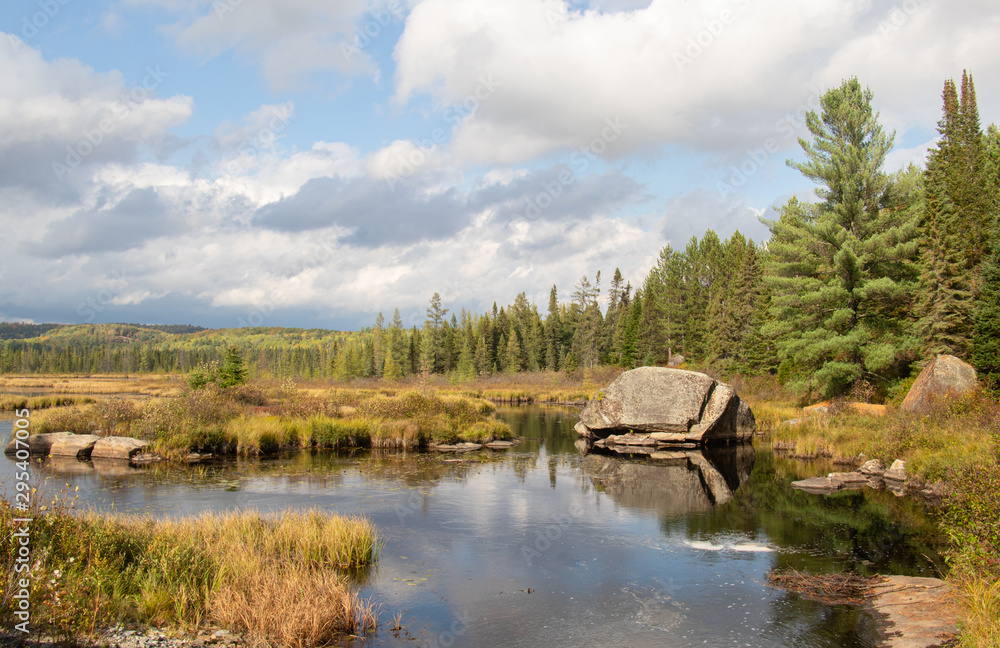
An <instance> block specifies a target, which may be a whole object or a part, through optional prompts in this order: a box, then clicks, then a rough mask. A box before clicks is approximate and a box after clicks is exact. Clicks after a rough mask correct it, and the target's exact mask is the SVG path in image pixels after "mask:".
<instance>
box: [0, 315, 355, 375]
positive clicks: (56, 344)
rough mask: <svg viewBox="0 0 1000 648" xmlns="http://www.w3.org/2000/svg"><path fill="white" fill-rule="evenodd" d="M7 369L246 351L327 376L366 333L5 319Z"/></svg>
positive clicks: (268, 364) (136, 367)
mask: <svg viewBox="0 0 1000 648" xmlns="http://www.w3.org/2000/svg"><path fill="white" fill-rule="evenodd" d="M0 334H2V337H0V373H159V372H187V371H190V370H191V369H193V368H195V367H197V366H198V365H199V364H201V363H205V362H213V361H214V362H217V361H221V360H222V359H223V358H224V357H225V351H226V349H227V348H228V347H233V346H235V347H238V348H240V349H242V350H243V352H244V356H245V358H246V361H247V363H248V365H249V366H250V368H251V369H252V370H254V371H255V372H257V373H258V374H259V375H273V376H301V377H307V378H312V377H327V376H329V375H331V372H332V371H333V360H334V358H335V355H336V353H337V350H338V349H339V348H340V347H341V345H343V344H344V343H345V342H348V341H356V340H357V339H358V338H359V336H360V335H362V334H361V333H345V332H341V331H332V330H327V329H300V328H280V327H257V328H240V329H206V328H204V327H201V326H192V325H183V324H171V325H161V324H151V325H150V324H77V325H62V324H10V323H4V324H0Z"/></svg>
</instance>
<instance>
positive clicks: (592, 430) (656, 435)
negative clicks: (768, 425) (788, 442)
mask: <svg viewBox="0 0 1000 648" xmlns="http://www.w3.org/2000/svg"><path fill="white" fill-rule="evenodd" d="M755 428H756V421H755V420H754V416H753V412H752V411H751V410H750V407H749V406H748V405H747V404H746V403H745V402H744V401H743V400H742V399H740V397H739V396H738V395H737V394H736V390H734V389H733V388H732V387H731V386H729V385H726V384H724V383H719V382H717V381H716V380H715V379H714V378H711V377H710V376H706V375H705V374H702V373H698V372H695V371H685V370H682V369H668V368H664V367H640V368H638V369H632V370H631V371H626V372H625V373H623V374H622V375H620V376H619V377H618V378H617V379H615V381H614V382H612V383H611V385H609V386H608V388H607V389H604V390H601V391H600V392H598V393H597V395H596V396H595V397H594V398H593V399H591V400H590V402H589V403H587V406H586V407H585V408H584V410H583V412H582V413H581V414H580V423H579V424H578V425H577V427H576V431H577V434H580V435H581V436H583V437H588V438H600V439H607V443H608V445H616V444H621V445H635V446H641V445H661V444H663V445H668V444H675V443H680V444H695V445H704V444H706V443H718V442H722V443H728V442H733V441H746V440H749V439H750V437H751V436H753V433H754V430H755ZM612 437H614V439H613V440H612Z"/></svg>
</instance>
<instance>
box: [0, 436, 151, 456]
mask: <svg viewBox="0 0 1000 648" xmlns="http://www.w3.org/2000/svg"><path fill="white" fill-rule="evenodd" d="M21 443H22V444H23V443H27V444H28V452H29V453H31V454H32V455H34V456H41V457H44V456H52V457H75V458H78V459H92V458H96V459H124V460H125V461H129V460H130V459H132V458H133V457H135V456H136V455H137V454H139V453H140V452H141V451H142V450H143V448H145V447H146V446H148V445H149V441H140V440H138V439H133V438H131V437H119V436H107V437H102V436H98V435H96V434H73V433H72V432H50V433H46V434H33V435H31V436H29V437H28V438H27V439H26V440H25V441H22V442H21ZM17 451H18V444H17V440H16V439H11V441H10V443H8V444H7V448H6V449H5V450H4V453H5V454H9V455H12V454H16V453H17Z"/></svg>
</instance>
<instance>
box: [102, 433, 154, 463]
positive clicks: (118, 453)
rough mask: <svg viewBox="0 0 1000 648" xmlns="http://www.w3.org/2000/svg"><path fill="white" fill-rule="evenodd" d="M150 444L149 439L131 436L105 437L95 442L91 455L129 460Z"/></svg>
mask: <svg viewBox="0 0 1000 648" xmlns="http://www.w3.org/2000/svg"><path fill="white" fill-rule="evenodd" d="M148 445H149V441H139V440H138V439H133V438H131V437H119V436H110V437H104V438H102V439H100V440H98V441H97V443H95V444H94V450H93V451H92V452H91V453H90V456H91V457H92V458H95V459H98V458H99V459H124V460H126V461H128V460H129V459H131V458H132V456H133V455H136V454H139V452H140V451H141V450H142V449H143V448H145V447H146V446H148Z"/></svg>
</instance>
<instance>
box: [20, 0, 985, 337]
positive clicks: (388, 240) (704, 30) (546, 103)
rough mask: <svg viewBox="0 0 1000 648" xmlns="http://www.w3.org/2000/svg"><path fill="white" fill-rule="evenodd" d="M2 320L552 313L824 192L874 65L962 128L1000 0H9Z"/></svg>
mask: <svg viewBox="0 0 1000 648" xmlns="http://www.w3.org/2000/svg"><path fill="white" fill-rule="evenodd" d="M0 31H2V33H0V221H2V229H0V245H2V250H3V254H2V255H0V320H8V321H17V320H21V321H34V322H63V323H84V322H115V321H130V322H147V323H191V324H200V325H203V326H212V327H229V326H241V325H247V324H254V325H275V326H303V327H325V328H344V329H351V328H356V327H358V326H362V325H366V324H370V323H371V322H372V321H373V319H374V316H375V313H376V312H378V311H380V310H381V311H384V312H386V315H387V316H389V315H390V314H391V312H392V309H393V308H394V307H399V308H400V310H401V311H402V312H403V314H404V318H405V319H407V321H408V323H418V322H419V320H421V319H422V314H423V309H424V307H425V306H426V304H427V302H428V300H429V298H430V296H431V295H432V294H433V293H434V292H435V291H437V292H439V293H440V294H441V296H442V297H443V299H444V301H445V305H446V306H448V307H450V308H452V309H454V310H456V311H457V310H458V309H460V308H462V307H467V308H471V309H474V310H477V311H481V310H484V309H485V308H487V307H488V306H490V305H491V304H492V302H493V301H494V300H496V301H498V302H499V303H500V304H503V303H508V302H510V301H512V300H513V298H514V296H515V295H516V294H517V293H518V292H521V291H526V292H527V293H528V296H529V298H531V299H533V300H536V301H537V302H538V303H540V304H541V305H542V306H543V307H544V305H545V304H546V303H547V297H548V290H549V288H550V287H551V286H552V285H553V284H556V285H558V286H559V288H560V291H561V294H562V295H563V296H564V297H568V295H569V294H570V292H571V291H572V287H573V284H574V283H575V282H576V281H577V280H578V279H579V278H580V276H582V275H584V274H586V275H588V276H590V277H591V278H592V277H593V275H594V273H595V272H597V271H598V270H601V271H603V276H604V277H605V278H606V279H605V285H606V283H607V278H608V277H610V275H611V273H612V272H613V271H614V269H615V267H619V268H621V270H622V272H623V274H624V275H625V277H626V278H627V279H629V280H631V281H632V282H633V283H634V284H635V283H640V282H641V280H642V278H643V277H644V276H645V274H646V272H647V271H648V269H649V268H650V267H651V265H652V264H653V262H654V260H655V258H656V255H657V254H658V253H659V251H660V250H661V249H662V248H663V247H664V246H665V245H667V244H671V245H673V246H675V247H683V246H684V245H685V243H686V241H687V240H688V239H690V238H691V236H693V235H698V236H701V235H702V233H703V232H704V231H705V230H706V229H707V228H712V229H714V230H715V231H716V232H718V233H719V234H720V236H723V237H726V236H728V235H730V234H731V233H732V232H733V231H735V230H737V229H739V230H740V231H742V232H743V233H744V234H746V235H748V236H750V237H752V238H754V239H756V240H762V239H766V237H767V229H766V228H765V227H764V226H762V225H761V224H760V222H759V221H758V216H759V215H761V214H766V213H767V212H768V211H769V210H770V209H771V207H772V206H773V205H780V204H783V203H784V202H785V201H786V200H787V199H788V197H789V196H791V195H793V194H798V195H799V196H808V195H810V194H811V192H812V187H811V185H810V184H809V182H808V181H807V180H805V179H804V178H802V177H801V176H799V175H798V173H797V172H795V171H793V170H790V169H788V168H787V167H786V166H785V160H786V159H787V158H789V157H796V156H799V149H798V144H797V137H799V136H802V135H804V134H805V129H804V114H805V111H806V110H808V109H810V108H815V107H816V106H817V105H818V104H817V101H818V97H819V95H820V94H822V92H824V91H825V90H826V89H828V88H830V87H833V86H836V85H839V84H840V82H841V81H842V80H843V79H844V78H846V77H850V76H853V75H857V76H858V77H859V78H860V79H861V81H862V83H863V84H865V85H867V86H870V87H871V89H872V91H873V92H874V97H875V99H874V100H875V104H876V108H877V109H878V110H879V111H880V112H881V121H882V123H883V124H885V125H886V126H887V128H889V129H890V130H892V129H894V130H895V131H896V149H895V150H894V151H893V153H892V154H891V156H890V160H889V167H890V170H894V169H896V168H900V167H901V166H904V165H905V164H907V163H908V162H910V161H920V160H922V158H923V156H924V152H925V151H926V149H927V147H928V146H929V145H931V144H932V143H933V141H934V137H935V135H936V131H935V125H936V122H937V119H938V117H939V115H940V93H941V87H942V83H943V81H944V79H946V78H953V77H960V76H961V74H962V70H963V69H965V68H967V69H969V70H970V71H971V72H972V74H973V75H974V77H975V80H976V84H977V90H978V94H979V106H980V110H981V113H982V118H983V122H984V124H988V123H990V122H994V121H1000V39H998V38H997V34H998V33H1000V5H998V4H997V3H996V0H949V1H947V2H946V1H945V0H905V1H900V2H893V1H891V0H886V1H882V0H811V1H810V2H803V1H802V0H719V1H716V0H707V1H698V2H695V1H694V0H652V1H648V0H647V1H643V0H590V1H589V2H586V1H581V2H575V1H570V2H567V1H566V0H388V2H385V1H381V0H370V1H369V0H283V1H282V2H277V0H273V1H265V0H211V1H209V0H119V1H117V2H95V1H84V0H8V1H7V2H4V3H3V6H2V8H0Z"/></svg>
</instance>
